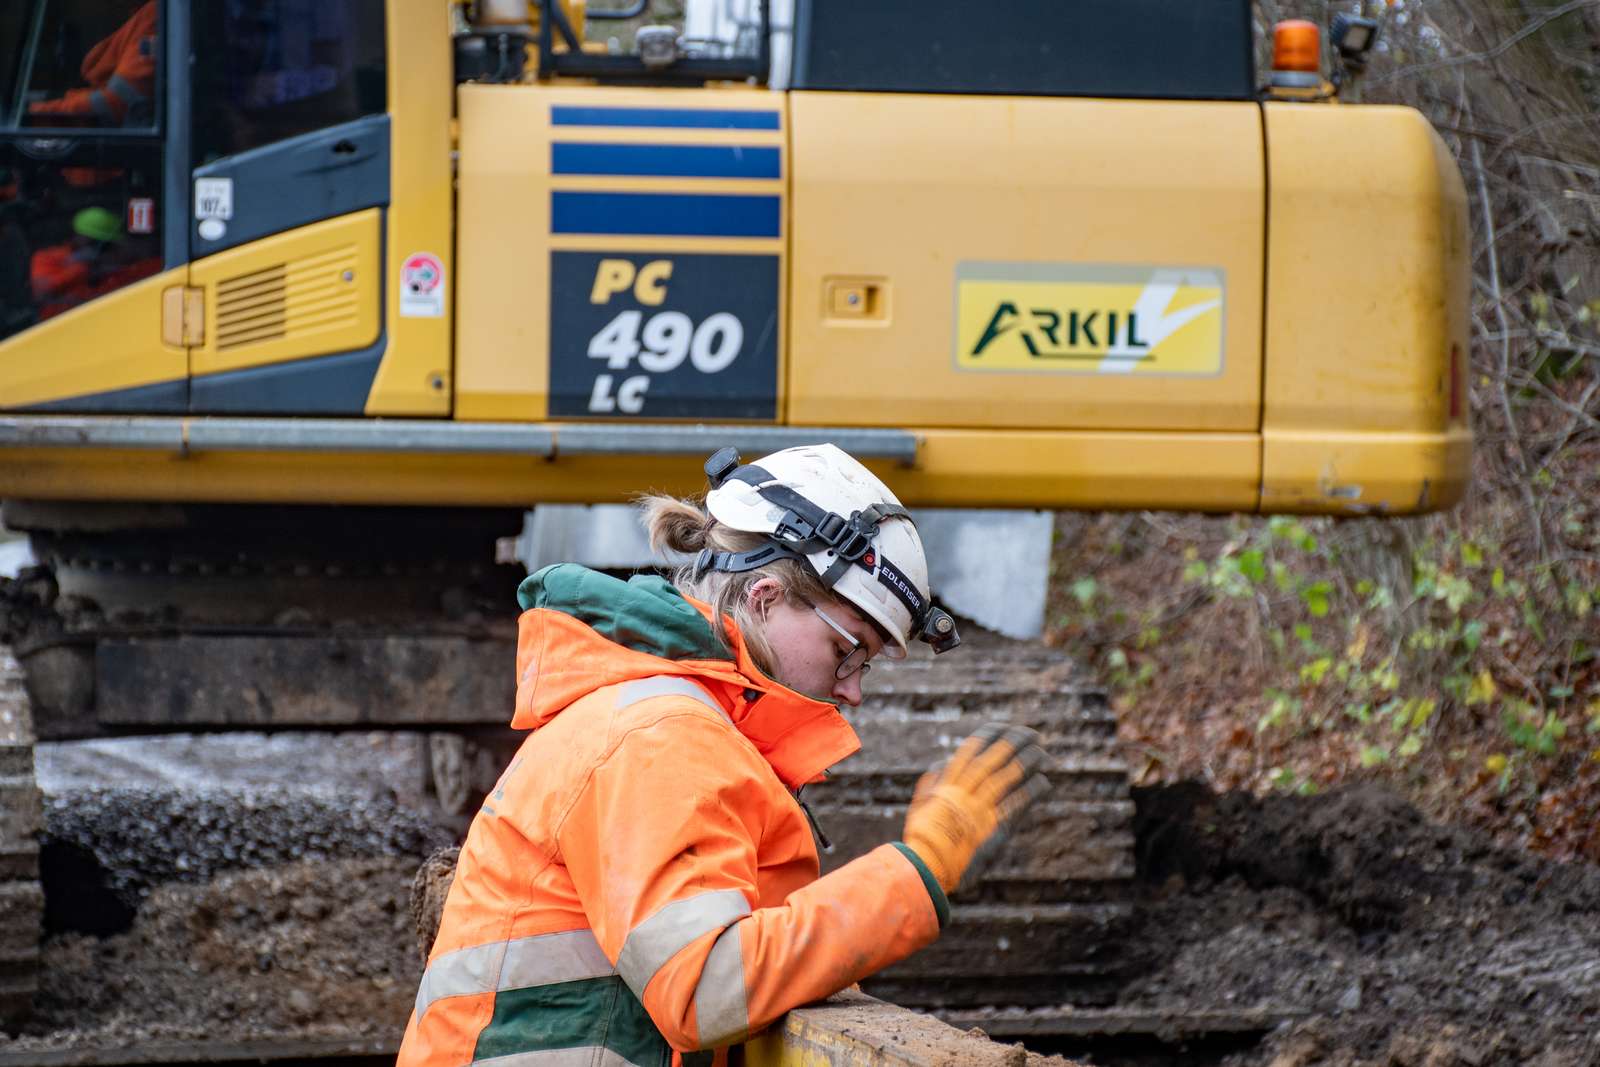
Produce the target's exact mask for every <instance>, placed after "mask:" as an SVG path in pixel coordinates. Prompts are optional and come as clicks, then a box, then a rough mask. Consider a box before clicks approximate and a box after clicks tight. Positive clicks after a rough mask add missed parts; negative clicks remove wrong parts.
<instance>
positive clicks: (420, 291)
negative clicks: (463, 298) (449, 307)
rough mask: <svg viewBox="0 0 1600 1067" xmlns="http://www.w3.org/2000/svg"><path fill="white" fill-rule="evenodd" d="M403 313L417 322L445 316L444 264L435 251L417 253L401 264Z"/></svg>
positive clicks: (401, 306) (401, 309)
mask: <svg viewBox="0 0 1600 1067" xmlns="http://www.w3.org/2000/svg"><path fill="white" fill-rule="evenodd" d="M400 314H401V315H403V316H405V317H406V318H414V319H437V318H440V317H442V316H443V315H444V263H443V261H442V260H440V259H439V257H438V256H436V255H434V254H433V253H432V252H413V253H412V254H411V255H409V256H407V257H406V258H405V261H404V262H402V263H401V264H400Z"/></svg>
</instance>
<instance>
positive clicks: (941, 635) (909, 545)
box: [695, 444, 961, 659]
mask: <svg viewBox="0 0 1600 1067" xmlns="http://www.w3.org/2000/svg"><path fill="white" fill-rule="evenodd" d="M705 469H706V477H707V478H709V479H710V481H711V491H710V492H709V493H708V494H707V495H706V509H707V510H708V511H710V512H711V517H712V518H714V519H716V520H717V521H718V522H720V523H722V524H723V525H724V526H728V527H731V528H733V529H735V530H744V531H746V532H748V533H758V534H765V535H766V537H767V544H765V545H763V546H762V547H760V548H757V549H753V550H751V551H749V552H715V551H713V550H711V549H706V550H704V551H702V552H701V553H700V555H699V557H698V558H697V559H696V560H695V570H696V573H702V574H703V573H704V572H706V571H708V570H718V571H732V572H742V571H751V570H755V569H756V568H758V567H761V566H765V565H766V564H768V563H771V562H772V561H773V560H776V559H796V560H804V561H805V562H806V563H808V564H809V565H810V566H811V568H812V569H813V570H815V571H816V572H817V575H818V577H819V578H821V579H822V584H823V585H825V586H827V587H828V588H829V589H831V590H832V591H833V593H834V595H835V596H838V597H840V598H841V599H843V600H846V601H848V602H849V603H850V604H851V605H853V606H854V607H855V608H856V609H857V610H858V611H860V612H861V613H862V614H863V615H866V616H867V617H868V618H870V619H872V620H873V621H874V622H876V623H877V624H878V626H879V627H880V628H881V629H882V630H883V632H884V633H886V634H888V635H889V637H890V638H891V641H892V643H890V644H886V645H885V646H884V649H883V654H884V655H886V656H888V657H889V658H890V659H900V658H902V657H904V656H905V654H906V646H907V644H908V642H909V641H910V640H911V639H912V638H913V637H915V638H919V639H921V640H923V641H926V642H927V643H928V644H930V645H932V646H933V650H934V651H935V652H948V651H949V650H950V649H952V648H954V647H956V646H957V645H959V644H960V643H961V637H960V635H959V634H958V633H957V631H956V624H955V620H954V619H952V618H951V617H950V616H949V614H948V613H946V612H945V611H943V610H941V609H940V608H937V607H935V606H934V605H933V600H932V597H931V596H930V594H929V588H928V560H927V557H926V556H925V555H924V554H923V551H922V538H921V537H919V536H917V528H916V526H915V525H914V524H913V523H912V521H911V516H910V514H908V513H907V512H906V509H905V508H904V507H902V506H901V504H900V501H899V500H898V499H896V497H895V495H894V493H893V492H891V491H890V490H889V487H888V486H886V485H884V484H883V482H882V481H880V480H879V479H878V477H877V476H876V475H874V474H873V473H872V472H871V471H869V470H867V468H866V467H863V466H862V465H861V464H860V463H859V462H857V461H856V460H855V459H853V458H851V457H850V456H849V455H847V454H846V453H845V452H844V451H843V450H841V449H840V448H839V447H838V446H836V445H829V444H823V445H802V446H800V447H798V448H786V449H784V450H783V451H781V452H774V453H772V455H770V456H764V457H763V458H761V459H759V460H757V461H756V462H755V463H750V464H741V463H740V461H739V453H738V452H737V451H736V450H734V449H733V448H724V449H720V450H719V451H718V452H716V453H715V454H714V455H713V456H712V457H711V458H710V459H709V460H707V461H706V467H705Z"/></svg>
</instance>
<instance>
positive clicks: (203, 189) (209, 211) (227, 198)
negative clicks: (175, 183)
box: [194, 178, 233, 222]
mask: <svg viewBox="0 0 1600 1067" xmlns="http://www.w3.org/2000/svg"><path fill="white" fill-rule="evenodd" d="M194 217H195V218H196V219H198V220H201V221H203V220H205V219H221V220H222V221H224V222H226V221H228V220H229V219H231V218H233V179H232V178H196V179H195V180H194Z"/></svg>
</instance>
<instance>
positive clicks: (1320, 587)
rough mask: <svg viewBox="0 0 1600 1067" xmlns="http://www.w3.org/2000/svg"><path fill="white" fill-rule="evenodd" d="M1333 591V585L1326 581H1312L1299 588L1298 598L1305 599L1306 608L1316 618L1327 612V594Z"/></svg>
mask: <svg viewBox="0 0 1600 1067" xmlns="http://www.w3.org/2000/svg"><path fill="white" fill-rule="evenodd" d="M1332 592H1333V586H1332V585H1331V584H1329V583H1328V582H1312V583H1311V584H1310V585H1308V586H1306V587H1305V588H1304V589H1302V590H1300V599H1301V600H1303V601H1305V605H1306V610H1307V611H1309V612H1311V614H1312V615H1313V616H1315V617H1316V618H1319V619H1320V618H1322V617H1323V616H1324V615H1326V614H1328V595H1329V594H1330V593H1332Z"/></svg>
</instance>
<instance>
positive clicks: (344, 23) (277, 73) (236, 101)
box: [192, 0, 386, 166]
mask: <svg viewBox="0 0 1600 1067" xmlns="http://www.w3.org/2000/svg"><path fill="white" fill-rule="evenodd" d="M192 39H193V41H194V42H195V57H194V68H193V71H194V73H193V79H194V82H193V93H194V102H195V104H194V132H193V139H194V140H193V144H194V165H195V166H203V165H205V164H206V163H209V162H211V161H212V160H215V159H219V158H221V157H223V156H231V155H234V154H236V153H239V152H243V151H246V150H248V149H251V148H259V147H261V146H263V145H268V144H272V143H273V142H275V141H282V140H285V139H287V138H290V137H295V136H298V135H299V134H302V133H310V132H311V131H313V130H321V129H326V128H327V127H329V126H337V125H339V124H340V123H344V122H349V121H351V120H352V119H358V118H361V117H362V116H364V115H374V114H378V113H381V112H382V111H383V110H384V108H385V98H386V93H385V87H384V35H383V0H222V2H220V3H217V2H212V3H197V4H195V5H194V29H193V37H192Z"/></svg>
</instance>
